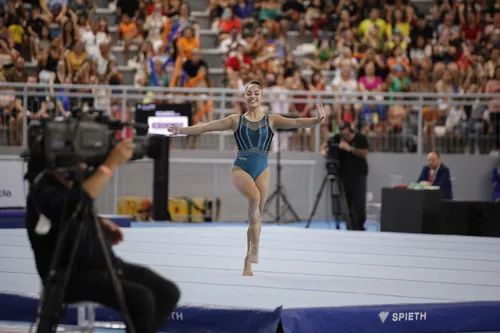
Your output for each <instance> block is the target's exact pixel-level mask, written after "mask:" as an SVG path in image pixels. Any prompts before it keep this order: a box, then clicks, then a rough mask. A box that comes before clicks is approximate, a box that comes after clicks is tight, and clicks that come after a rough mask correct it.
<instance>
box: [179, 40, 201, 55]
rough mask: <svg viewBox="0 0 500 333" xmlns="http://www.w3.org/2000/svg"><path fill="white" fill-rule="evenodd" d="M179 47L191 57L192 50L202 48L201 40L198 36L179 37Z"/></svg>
mask: <svg viewBox="0 0 500 333" xmlns="http://www.w3.org/2000/svg"><path fill="white" fill-rule="evenodd" d="M177 48H178V49H179V50H181V49H182V50H183V51H184V56H185V57H186V58H188V59H191V51H192V50H193V49H199V48H200V41H199V40H198V39H197V38H186V37H179V39H178V40H177Z"/></svg>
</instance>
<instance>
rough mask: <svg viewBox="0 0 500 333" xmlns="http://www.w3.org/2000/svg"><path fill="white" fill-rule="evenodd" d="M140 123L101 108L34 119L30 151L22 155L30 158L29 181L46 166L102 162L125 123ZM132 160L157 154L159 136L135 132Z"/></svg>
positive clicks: (130, 125)
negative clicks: (123, 118) (109, 115)
mask: <svg viewBox="0 0 500 333" xmlns="http://www.w3.org/2000/svg"><path fill="white" fill-rule="evenodd" d="M139 126H147V125H138V124H135V123H130V122H123V121H120V120H115V119H110V118H109V117H107V116H105V115H103V114H102V112H99V111H90V112H86V113H83V112H82V111H80V110H76V111H73V112H72V115H71V116H70V117H68V118H48V119H42V120H32V121H31V122H30V125H29V127H28V151H26V152H24V153H23V154H22V155H21V156H22V157H23V158H25V160H27V162H28V175H27V177H26V178H27V179H28V181H30V180H32V179H33V177H36V176H37V175H38V174H39V173H40V172H42V171H43V170H46V169H54V170H55V169H57V170H62V171H64V170H68V169H70V168H72V167H74V166H76V165H78V164H79V163H85V164H87V165H88V166H89V167H91V168H92V167H95V166H98V165H100V164H102V163H103V162H104V161H105V159H106V157H107V156H108V155H109V153H110V152H111V150H112V149H113V148H114V147H115V145H116V144H117V142H118V140H117V139H116V137H117V133H118V132H119V131H121V130H123V129H124V128H125V127H134V128H137V127H139ZM133 140H134V154H133V157H132V159H131V160H137V159H141V158H143V157H145V156H148V157H152V158H154V152H155V148H154V145H155V142H156V140H155V136H134V139H133Z"/></svg>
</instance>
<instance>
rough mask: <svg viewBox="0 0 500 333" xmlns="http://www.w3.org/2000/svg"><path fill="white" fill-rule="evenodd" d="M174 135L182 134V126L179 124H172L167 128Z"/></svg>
mask: <svg viewBox="0 0 500 333" xmlns="http://www.w3.org/2000/svg"><path fill="white" fill-rule="evenodd" d="M167 130H168V131H169V132H170V133H172V135H178V134H181V128H180V127H179V126H177V125H172V126H170V127H169V128H168V129H167Z"/></svg>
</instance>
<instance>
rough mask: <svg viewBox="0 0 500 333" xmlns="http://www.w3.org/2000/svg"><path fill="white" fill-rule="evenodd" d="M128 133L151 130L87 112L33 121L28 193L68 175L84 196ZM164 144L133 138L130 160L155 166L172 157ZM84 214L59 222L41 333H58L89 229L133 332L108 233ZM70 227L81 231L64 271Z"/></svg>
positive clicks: (89, 212)
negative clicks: (40, 182) (52, 176)
mask: <svg viewBox="0 0 500 333" xmlns="http://www.w3.org/2000/svg"><path fill="white" fill-rule="evenodd" d="M127 127H132V128H134V129H135V130H137V129H138V128H142V127H146V128H147V125H142V124H136V123H132V122H126V121H121V120H116V119H111V118H110V117H108V116H106V115H104V114H103V113H102V112H100V111H95V110H91V111H87V112H83V111H82V110H80V109H78V110H73V112H72V114H71V116H70V117H68V118H48V119H42V120H32V121H31V122H30V125H29V128H28V150H27V151H25V152H24V153H23V154H22V155H21V157H23V158H24V160H25V162H27V164H28V171H27V173H26V175H25V178H26V180H28V182H29V183H30V191H31V190H32V191H36V190H37V181H36V180H37V177H38V176H39V175H41V174H42V173H45V172H50V171H57V172H58V173H59V174H62V175H64V176H65V177H66V178H68V180H72V181H73V187H78V188H79V190H80V191H83V188H82V184H83V180H84V179H85V178H86V177H87V176H89V175H90V174H91V173H92V172H93V171H94V170H95V168H97V167H98V166H99V165H101V164H102V163H103V162H104V161H105V159H106V157H107V156H108V155H109V153H110V152H111V150H112V149H113V148H114V147H115V145H116V144H117V143H118V140H119V139H118V136H117V134H118V133H119V132H120V131H122V130H123V129H125V128H127ZM162 140H165V137H164V136H163V135H150V136H135V135H134V138H133V142H134V153H133V157H132V160H138V159H141V158H143V157H145V156H147V157H149V158H152V159H154V160H155V161H156V160H160V159H161V158H163V156H164V155H165V154H168V153H167V152H164V150H165V145H164V142H163V141H162ZM82 163H85V164H86V167H85V168H78V167H77V166H79V165H81V164H82ZM82 212H83V213H82V214H81V215H80V219H81V220H76V219H77V217H76V216H73V217H72V218H71V219H72V221H61V222H63V223H62V224H61V228H60V231H59V236H58V240H57V243H56V246H55V250H54V254H53V257H52V262H51V269H50V271H49V276H47V278H46V283H45V285H44V290H43V294H42V296H41V298H40V304H39V308H38V327H37V333H49V332H50V333H52V332H55V330H56V327H57V325H58V319H59V316H60V314H61V311H63V310H64V308H63V305H64V304H65V303H66V302H65V300H64V295H65V291H66V287H67V283H68V279H69V276H70V274H71V270H72V268H73V265H74V260H75V255H76V252H77V249H78V247H79V244H80V240H81V239H82V237H83V235H84V234H85V233H86V232H87V230H88V229H89V228H92V229H93V230H94V231H95V235H96V237H97V238H98V239H99V243H100V245H101V248H102V251H103V252H102V253H103V254H104V256H105V260H106V262H107V266H108V272H109V274H110V275H111V277H112V280H113V287H114V289H115V292H116V295H117V298H118V301H119V303H120V305H121V312H122V314H123V316H124V320H125V323H127V327H128V331H130V332H133V327H132V326H131V321H130V316H129V314H128V309H127V307H126V304H125V297H124V294H123V290H122V287H121V283H120V281H119V279H118V277H117V275H116V272H115V270H114V268H113V266H112V264H111V259H110V253H109V252H108V250H107V246H106V240H105V236H104V230H103V229H102V227H101V223H100V222H99V219H98V217H97V214H96V213H95V211H94V208H93V207H84V208H82ZM88 221H93V223H88ZM71 224H73V225H75V224H76V225H78V230H77V235H76V240H75V241H74V244H73V249H72V252H71V256H70V261H69V263H68V264H67V266H66V267H64V268H62V267H61V266H60V260H61V259H60V258H61V255H62V251H63V248H64V243H65V242H66V240H67V239H68V238H67V237H66V236H65V234H66V233H67V232H68V231H69V229H68V228H69V227H68V226H69V225H71Z"/></svg>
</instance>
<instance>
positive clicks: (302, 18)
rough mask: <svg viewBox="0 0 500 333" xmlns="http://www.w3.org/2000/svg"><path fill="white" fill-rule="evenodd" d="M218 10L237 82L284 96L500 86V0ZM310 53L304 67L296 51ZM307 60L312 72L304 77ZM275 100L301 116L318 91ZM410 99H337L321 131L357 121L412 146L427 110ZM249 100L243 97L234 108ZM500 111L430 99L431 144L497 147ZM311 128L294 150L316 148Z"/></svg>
mask: <svg viewBox="0 0 500 333" xmlns="http://www.w3.org/2000/svg"><path fill="white" fill-rule="evenodd" d="M211 9H212V10H211V15H212V17H213V18H214V20H215V21H216V22H217V23H216V24H214V29H216V30H217V31H218V32H219V36H220V43H221V46H220V48H221V49H222V50H223V51H224V52H225V54H226V57H227V60H226V71H227V77H228V83H229V86H230V87H233V88H238V87H242V85H243V84H244V83H245V82H247V81H249V80H252V79H256V80H259V81H261V82H264V83H265V84H266V85H267V86H268V87H272V89H274V90H276V91H277V95H276V96H278V95H279V93H278V91H280V90H283V89H288V90H311V91H315V90H322V91H335V92H415V93H418V92H439V93H457V94H460V93H471V94H472V93H482V92H486V93H497V92H500V90H499V89H498V87H500V86H499V83H500V81H499V80H500V70H497V66H498V65H500V60H499V50H500V1H494V0H493V1H490V2H488V1H475V0H463V1H459V0H455V1H452V0H436V1H435V3H434V5H433V6H431V7H430V8H429V10H428V11H425V12H423V11H419V10H418V8H417V6H415V5H414V4H412V3H411V1H410V2H409V3H408V2H406V1H404V0H385V1H381V0H338V1H337V0H336V1H328V0H307V1H306V0H303V1H299V0H287V1H284V3H282V2H281V1H280V0H277V1H247V0H238V1H237V0H233V1H231V0H216V1H213V5H212V8H211ZM291 29H293V30H295V31H298V45H297V46H295V47H294V46H292V45H290V43H288V41H289V40H290V38H288V36H289V35H290V34H291V32H290V31H291ZM308 31H309V32H310V33H311V35H312V40H310V41H307V40H306V32H308ZM304 54H306V55H308V54H311V56H307V57H305V59H304V60H303V65H302V64H299V63H298V61H297V59H298V58H299V57H302V58H304V57H303V56H302V55H304ZM304 67H305V68H307V69H309V70H310V71H309V72H310V73H311V74H310V75H304V71H303V70H302V69H303V68H304ZM498 68H500V67H498ZM299 97H302V98H307V97H308V96H296V98H299ZM381 98H382V97H381ZM344 99H345V98H344ZM271 100H272V101H273V102H271V104H273V105H271V109H272V110H273V111H274V112H292V111H293V112H297V113H299V114H301V115H302V116H311V109H312V107H313V103H314V102H315V100H314V98H312V99H311V101H310V103H295V104H291V105H288V104H286V103H284V102H283V101H280V100H279V98H277V99H274V98H271ZM482 101H483V102H485V101H486V102H488V101H487V100H484V99H483V100H482ZM403 103H404V101H401V104H394V105H392V106H389V107H387V106H384V105H381V104H377V98H370V99H368V98H364V99H357V100H355V101H353V103H352V104H350V105H349V104H344V105H341V104H335V105H333V106H332V108H331V109H330V112H331V113H330V115H331V119H330V121H328V122H325V123H324V126H323V128H322V137H324V136H326V135H327V133H328V131H332V130H334V127H335V126H338V124H339V123H341V122H344V121H349V122H353V123H355V124H356V126H357V127H358V128H359V129H360V130H361V131H362V132H364V133H366V134H368V135H370V136H372V137H373V138H374V140H373V141H374V145H373V148H374V149H375V150H383V149H387V148H388V147H387V143H389V144H392V147H389V149H395V148H396V147H395V145H398V144H399V146H400V148H401V149H403V150H404V149H406V150H413V149H415V147H416V142H415V131H414V130H413V128H415V127H416V126H415V122H416V121H417V120H416V119H418V117H412V115H415V114H418V110H416V108H415V107H411V106H408V105H404V104H403ZM469 104H472V103H469ZM241 107H242V105H241V104H239V103H235V108H241ZM498 111H499V108H498V107H495V106H488V105H484V104H483V105H477V106H470V105H469V106H456V105H451V104H448V103H447V101H446V100H442V101H441V103H440V105H439V106H432V105H426V106H424V108H423V128H424V136H423V137H424V141H425V143H426V147H427V149H436V136H439V137H443V138H444V140H443V143H444V147H441V148H444V149H443V150H445V151H448V152H455V153H456V152H462V153H463V152H469V151H470V150H471V148H472V147H471V144H477V143H478V141H482V142H479V143H480V144H481V147H482V150H483V152H485V151H487V152H489V151H493V152H495V151H498V149H499V148H500V141H499V139H500V113H499V112H498ZM412 125H414V126H412ZM332 127H333V128H332ZM310 134H311V133H299V134H298V135H295V136H294V138H293V139H292V147H291V148H292V149H304V150H309V149H313V148H314V145H313V143H314V141H313V140H312V135H310ZM391 137H392V141H391V140H390V139H391ZM473 137H474V138H479V139H481V138H482V139H484V140H471V138H473ZM387 139H389V142H387ZM384 141H385V142H384ZM300 143H302V144H301V145H300Z"/></svg>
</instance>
